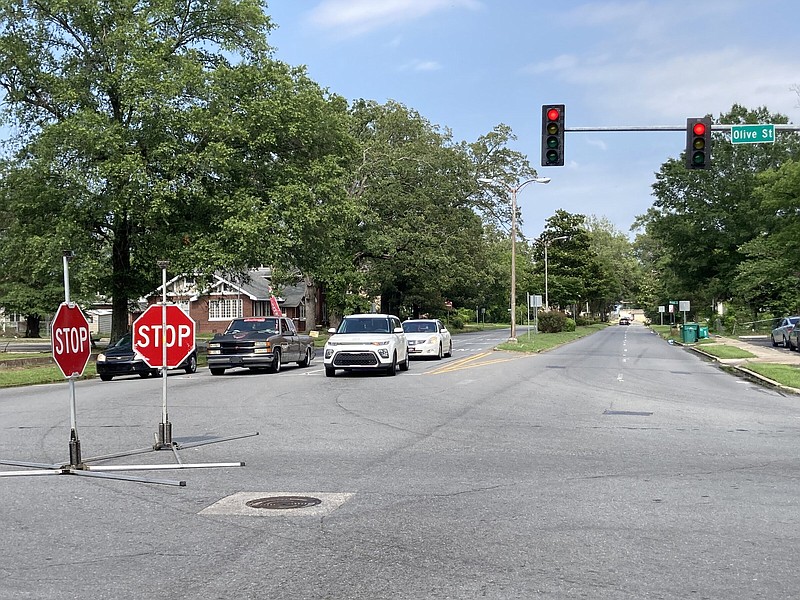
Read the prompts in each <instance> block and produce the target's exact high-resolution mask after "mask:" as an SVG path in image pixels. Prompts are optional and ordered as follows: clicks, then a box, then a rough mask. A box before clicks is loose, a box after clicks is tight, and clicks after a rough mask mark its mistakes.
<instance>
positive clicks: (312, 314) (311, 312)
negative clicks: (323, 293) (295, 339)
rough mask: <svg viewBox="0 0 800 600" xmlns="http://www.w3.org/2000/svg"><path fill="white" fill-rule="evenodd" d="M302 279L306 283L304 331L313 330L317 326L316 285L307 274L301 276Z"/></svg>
mask: <svg viewBox="0 0 800 600" xmlns="http://www.w3.org/2000/svg"><path fill="white" fill-rule="evenodd" d="M303 281H304V282H305V284H306V289H305V303H306V331H313V330H314V329H316V328H317V286H316V284H315V283H314V280H313V279H312V278H311V277H309V276H308V275H305V276H304V277H303Z"/></svg>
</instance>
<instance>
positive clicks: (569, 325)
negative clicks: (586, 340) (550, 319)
mask: <svg viewBox="0 0 800 600" xmlns="http://www.w3.org/2000/svg"><path fill="white" fill-rule="evenodd" d="M561 331H575V321H574V320H573V319H570V318H567V319H564V329H562V330H561Z"/></svg>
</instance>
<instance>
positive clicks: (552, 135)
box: [542, 104, 564, 167]
mask: <svg viewBox="0 0 800 600" xmlns="http://www.w3.org/2000/svg"><path fill="white" fill-rule="evenodd" d="M542 166H543V167H563V166H564V105H563V104H545V105H543V106H542Z"/></svg>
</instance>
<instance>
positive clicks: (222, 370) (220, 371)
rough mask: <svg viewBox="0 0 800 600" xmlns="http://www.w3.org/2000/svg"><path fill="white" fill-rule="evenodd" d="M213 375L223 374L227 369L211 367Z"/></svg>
mask: <svg viewBox="0 0 800 600" xmlns="http://www.w3.org/2000/svg"><path fill="white" fill-rule="evenodd" d="M209 371H211V374H212V375H223V374H224V373H225V369H209Z"/></svg>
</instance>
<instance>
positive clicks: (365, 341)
mask: <svg viewBox="0 0 800 600" xmlns="http://www.w3.org/2000/svg"><path fill="white" fill-rule="evenodd" d="M328 332H329V333H330V334H331V337H330V338H328V341H327V342H326V343H325V353H324V357H323V362H324V365H325V375H326V376H328V377H333V376H334V375H335V374H336V369H344V370H345V371H361V370H366V371H369V370H372V371H374V370H383V371H385V372H386V374H387V375H394V374H395V373H396V371H397V367H398V366H399V367H400V370H401V371H408V367H409V364H410V363H409V359H408V356H409V355H408V342H407V340H406V334H405V332H404V331H403V327H402V325H401V323H400V319H398V318H397V317H395V316H394V315H384V314H358V315H350V316H347V317H345V318H344V319H342V322H341V323H340V324H339V328H338V329H333V328H331V329H329V330H328Z"/></svg>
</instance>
